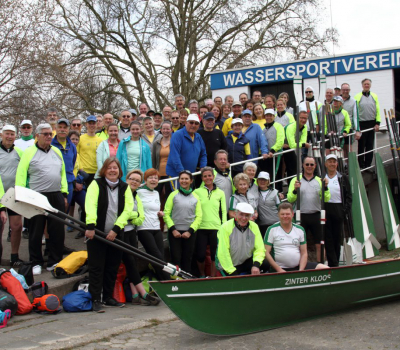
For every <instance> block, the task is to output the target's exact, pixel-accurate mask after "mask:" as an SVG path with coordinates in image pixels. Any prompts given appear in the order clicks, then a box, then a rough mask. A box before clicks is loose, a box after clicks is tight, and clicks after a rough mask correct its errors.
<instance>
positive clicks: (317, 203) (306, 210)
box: [287, 157, 331, 263]
mask: <svg viewBox="0 0 400 350" xmlns="http://www.w3.org/2000/svg"><path fill="white" fill-rule="evenodd" d="M315 166H316V163H315V159H314V158H313V157H306V158H304V161H303V169H304V173H303V174H301V175H300V181H297V178H296V177H294V178H293V179H292V181H290V185H289V190H288V193H287V199H288V201H289V202H290V203H294V202H296V200H297V193H298V192H299V191H300V210H301V226H303V227H304V230H305V232H307V231H308V230H309V231H310V232H311V234H312V235H313V238H314V242H315V249H316V252H317V259H318V260H320V259H321V239H322V237H321V234H322V232H321V198H322V186H324V189H325V193H324V201H325V202H328V201H329V199H330V198H331V193H330V191H329V188H328V183H329V181H328V179H326V178H325V179H324V183H323V184H322V181H321V178H320V177H318V176H315V175H314V172H315ZM322 263H323V261H322Z"/></svg>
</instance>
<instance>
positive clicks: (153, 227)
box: [137, 168, 169, 280]
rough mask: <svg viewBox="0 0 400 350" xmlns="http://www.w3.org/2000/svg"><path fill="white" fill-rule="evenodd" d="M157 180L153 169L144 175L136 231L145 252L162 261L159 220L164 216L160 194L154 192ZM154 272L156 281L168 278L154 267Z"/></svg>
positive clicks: (161, 238) (162, 250)
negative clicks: (141, 220) (142, 214)
mask: <svg viewBox="0 0 400 350" xmlns="http://www.w3.org/2000/svg"><path fill="white" fill-rule="evenodd" d="M159 178H160V175H159V173H158V171H157V170H156V169H154V168H150V169H148V170H146V172H145V173H144V186H143V187H141V188H139V190H138V196H139V198H140V200H141V201H142V204H143V210H144V221H143V223H142V224H141V225H140V226H139V227H138V229H137V230H138V237H139V241H140V243H142V245H143V247H144V249H145V250H146V252H147V253H149V254H150V255H153V256H155V257H156V258H158V259H161V260H164V241H163V234H162V232H161V229H160V218H162V217H163V216H164V213H163V212H162V211H161V202H160V194H159V193H158V192H157V191H156V190H155V189H156V187H157V185H158V181H159ZM155 270H156V275H157V279H158V280H165V279H168V278H169V277H168V276H167V275H166V274H164V273H163V271H162V269H160V268H156V267H155Z"/></svg>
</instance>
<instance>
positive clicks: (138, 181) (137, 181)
mask: <svg viewBox="0 0 400 350" xmlns="http://www.w3.org/2000/svg"><path fill="white" fill-rule="evenodd" d="M128 180H129V181H132V182H136V183H138V184H140V183H141V182H142V181H140V180H137V179H131V178H128Z"/></svg>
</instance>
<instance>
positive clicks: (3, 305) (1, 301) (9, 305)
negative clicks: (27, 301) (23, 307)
mask: <svg viewBox="0 0 400 350" xmlns="http://www.w3.org/2000/svg"><path fill="white" fill-rule="evenodd" d="M17 309H18V302H17V300H15V298H14V297H13V296H12V295H11V294H10V293H7V292H6V291H5V290H3V289H1V288H0V310H1V311H6V310H11V315H15V313H16V312H17Z"/></svg>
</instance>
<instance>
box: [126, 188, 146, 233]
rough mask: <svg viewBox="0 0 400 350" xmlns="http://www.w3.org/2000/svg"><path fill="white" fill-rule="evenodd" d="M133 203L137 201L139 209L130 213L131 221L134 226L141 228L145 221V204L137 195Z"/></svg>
mask: <svg viewBox="0 0 400 350" xmlns="http://www.w3.org/2000/svg"><path fill="white" fill-rule="evenodd" d="M132 197H133V196H132ZM133 201H136V205H137V208H136V211H133V210H132V211H131V212H130V216H129V220H130V221H131V222H132V225H135V226H140V225H141V224H143V221H144V209H143V203H142V200H141V199H140V197H139V196H138V195H137V194H136V197H135V198H134V199H133Z"/></svg>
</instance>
